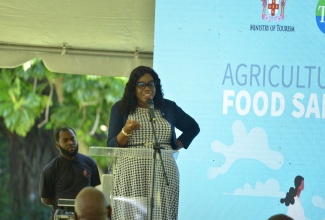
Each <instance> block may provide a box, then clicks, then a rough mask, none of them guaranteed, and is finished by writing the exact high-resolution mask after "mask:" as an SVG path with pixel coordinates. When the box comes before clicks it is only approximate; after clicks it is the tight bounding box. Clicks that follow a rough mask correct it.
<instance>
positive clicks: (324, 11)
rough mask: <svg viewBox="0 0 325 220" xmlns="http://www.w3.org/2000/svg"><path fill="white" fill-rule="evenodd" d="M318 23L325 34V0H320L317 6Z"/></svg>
mask: <svg viewBox="0 0 325 220" xmlns="http://www.w3.org/2000/svg"><path fill="white" fill-rule="evenodd" d="M316 23H317V25H318V28H319V30H321V32H323V33H324V34H325V0H319V1H318V4H317V6H316Z"/></svg>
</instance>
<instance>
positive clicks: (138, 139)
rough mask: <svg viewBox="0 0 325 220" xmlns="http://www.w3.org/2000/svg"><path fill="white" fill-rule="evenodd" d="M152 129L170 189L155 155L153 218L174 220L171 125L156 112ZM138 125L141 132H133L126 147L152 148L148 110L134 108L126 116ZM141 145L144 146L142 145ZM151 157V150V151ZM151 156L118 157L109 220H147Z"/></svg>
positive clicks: (175, 177) (175, 193)
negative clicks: (133, 110)
mask: <svg viewBox="0 0 325 220" xmlns="http://www.w3.org/2000/svg"><path fill="white" fill-rule="evenodd" d="M155 113H156V121H155V122H154V127H155V131H156V135H157V139H158V142H159V143H164V144H161V147H163V148H164V149H163V150H161V156H162V161H163V163H164V166H165V170H166V173H167V178H168V181H169V186H167V185H166V182H165V178H164V176H163V169H162V164H161V160H160V157H159V154H158V153H157V154H156V172H155V185H154V194H153V197H154V210H153V219H163V220H165V219H166V220H168V219H170V220H173V219H177V213H178V197H179V173H178V168H177V164H176V162H175V160H174V158H173V155H172V151H170V150H171V146H170V145H169V144H166V143H170V139H171V138H172V133H171V126H170V124H169V123H168V122H167V121H166V120H165V119H164V118H163V117H162V115H161V113H160V111H159V110H156V111H155ZM129 118H132V119H134V120H136V121H138V122H139V123H140V125H141V128H140V130H138V131H136V132H133V133H132V136H131V137H130V138H129V141H128V145H130V146H129V147H130V148H133V149H138V148H141V149H148V150H150V149H152V148H153V143H154V135H153V130H152V124H151V122H150V117H149V112H148V109H143V108H137V109H136V112H135V113H134V114H132V115H129ZM144 143H147V144H145V145H144ZM166 150H168V151H166ZM152 155H154V151H152ZM152 163H153V157H148V156H147V155H144V156H143V158H139V157H138V156H137V158H135V157H134V155H133V156H132V152H130V155H129V156H128V155H126V154H125V153H123V156H121V157H118V160H117V163H116V168H115V171H114V172H115V173H114V192H113V195H114V198H113V200H114V202H113V216H112V219H114V220H117V219H121V220H122V219H123V220H124V219H127V220H132V219H148V215H149V213H150V210H151V208H150V198H151V191H150V189H151V186H152V184H151V179H152Z"/></svg>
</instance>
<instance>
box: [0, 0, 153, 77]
mask: <svg viewBox="0 0 325 220" xmlns="http://www.w3.org/2000/svg"><path fill="white" fill-rule="evenodd" d="M154 17H155V1H153V0H138V1H137V0H93V1H86V0H57V1H41V0H33V1H26V0H25V1H22V0H11V1H0V67H2V68H13V67H16V66H19V65H21V64H23V63H25V62H26V61H29V60H31V59H33V58H35V57H37V58H41V59H42V60H43V62H44V63H45V65H46V67H47V68H48V69H49V70H51V71H53V72H59V73H73V74H95V75H106V76H128V74H129V73H130V71H131V70H132V69H133V68H134V67H136V66H138V65H146V66H152V63H153V40H154Z"/></svg>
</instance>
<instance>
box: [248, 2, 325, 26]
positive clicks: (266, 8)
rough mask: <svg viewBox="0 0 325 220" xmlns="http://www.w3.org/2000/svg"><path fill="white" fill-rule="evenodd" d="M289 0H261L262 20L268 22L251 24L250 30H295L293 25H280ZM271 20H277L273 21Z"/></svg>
mask: <svg viewBox="0 0 325 220" xmlns="http://www.w3.org/2000/svg"><path fill="white" fill-rule="evenodd" d="M287 1H288V0H261V2H262V20H263V21H268V22H269V23H267V24H265V23H264V24H251V25H250V31H269V32H278V31H280V32H295V27H294V26H293V25H280V24H279V23H278V22H280V21H283V20H284V19H285V10H284V9H285V8H286V4H287ZM321 1H325V0H321ZM271 21H275V22H276V23H274V22H271Z"/></svg>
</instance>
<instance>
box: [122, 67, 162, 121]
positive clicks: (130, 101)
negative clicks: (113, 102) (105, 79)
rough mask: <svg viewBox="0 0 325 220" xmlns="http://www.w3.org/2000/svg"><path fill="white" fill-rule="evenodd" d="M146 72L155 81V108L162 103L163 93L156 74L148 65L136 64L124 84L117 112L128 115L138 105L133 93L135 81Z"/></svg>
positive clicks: (158, 107)
mask: <svg viewBox="0 0 325 220" xmlns="http://www.w3.org/2000/svg"><path fill="white" fill-rule="evenodd" d="M146 73H148V74H150V75H151V76H152V78H153V80H154V81H155V83H156V85H155V88H156V94H155V97H154V98H153V101H154V103H155V108H156V109H160V108H161V106H162V105H163V97H164V93H163V91H162V88H161V83H160V79H159V77H158V74H157V73H156V72H155V71H154V70H153V69H152V68H150V67H147V66H138V67H136V68H135V69H134V70H133V71H132V72H131V74H130V77H129V81H128V82H127V83H126V85H125V89H124V94H123V97H122V100H121V102H120V105H119V113H120V114H121V115H128V114H130V113H133V112H135V109H136V107H137V105H138V102H137V97H136V94H135V90H136V86H137V82H138V80H139V79H140V78H141V77H142V76H143V75H145V74H146Z"/></svg>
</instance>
